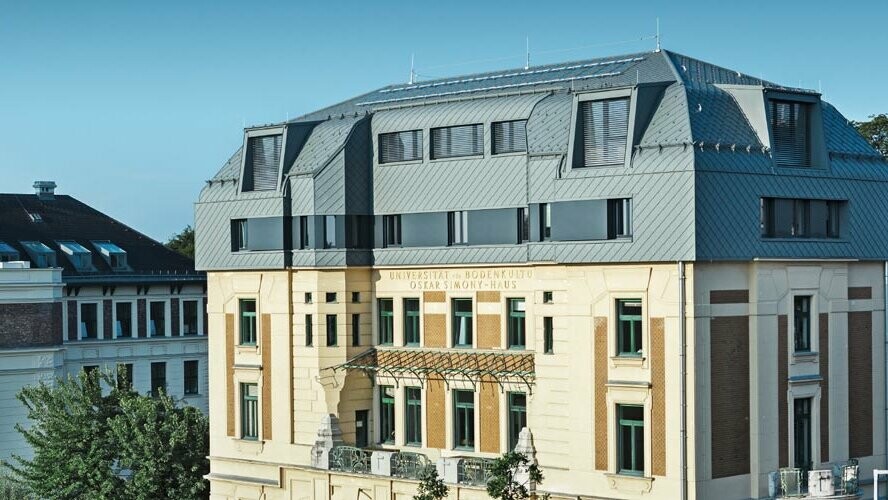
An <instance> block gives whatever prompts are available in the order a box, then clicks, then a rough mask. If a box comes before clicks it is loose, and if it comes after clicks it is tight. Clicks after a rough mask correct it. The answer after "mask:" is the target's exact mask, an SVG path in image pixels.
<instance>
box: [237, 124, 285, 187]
mask: <svg viewBox="0 0 888 500" xmlns="http://www.w3.org/2000/svg"><path fill="white" fill-rule="evenodd" d="M282 142H283V135H282V134H275V135H264V136H261V137H250V138H249V139H247V162H246V168H245V172H244V185H243V190H244V191H271V190H274V189H277V184H278V169H279V168H280V163H281V144H282Z"/></svg>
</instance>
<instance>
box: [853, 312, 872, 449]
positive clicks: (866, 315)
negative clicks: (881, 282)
mask: <svg viewBox="0 0 888 500" xmlns="http://www.w3.org/2000/svg"><path fill="white" fill-rule="evenodd" d="M872 335H873V313H872V312H870V311H855V312H849V313H848V372H849V373H848V455H849V456H850V457H852V458H860V457H868V456H870V455H872V454H873V337H872Z"/></svg>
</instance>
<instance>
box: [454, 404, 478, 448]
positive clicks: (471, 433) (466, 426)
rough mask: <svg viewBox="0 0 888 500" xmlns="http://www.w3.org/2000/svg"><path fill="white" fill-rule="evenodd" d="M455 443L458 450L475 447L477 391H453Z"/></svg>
mask: <svg viewBox="0 0 888 500" xmlns="http://www.w3.org/2000/svg"><path fill="white" fill-rule="evenodd" d="M453 411H454V417H453V423H454V429H453V444H454V448H456V449H458V450H474V449H475V393H474V392H472V391H460V390H454V391H453Z"/></svg>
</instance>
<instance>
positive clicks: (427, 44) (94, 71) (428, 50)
mask: <svg viewBox="0 0 888 500" xmlns="http://www.w3.org/2000/svg"><path fill="white" fill-rule="evenodd" d="M716 5H718V3H717V2H712V1H678V0H673V1H671V2H660V3H656V2H641V1H637V2H612V1H609V2H598V1H569V0H562V1H561V2H543V1H537V2H523V1H517V0H512V1H508V2H505V1H503V2H483V3H482V2H480V1H478V0H475V1H450V2H441V1H436V2H422V1H417V0H412V1H409V2H407V1H405V2H394V1H366V0H365V1H359V2H358V1H355V2H352V1H332V2H331V1H328V2H317V3H315V2H294V1H289V2H276V1H270V0H266V1H263V2H244V1H239V2H229V1H224V0H219V1H213V2H209V1H203V2H202V1H189V2H182V1H177V2H164V1H159V0H155V1H150V2H125V1H84V2H69V1H51V0H46V1H43V2H13V1H11V0H0V12H2V14H0V192H30V191H31V184H32V182H33V181H34V180H35V179H52V180H55V181H56V182H57V183H58V184H59V192H61V193H64V194H71V195H73V196H76V197H77V198H79V199H80V200H82V201H84V202H86V203H88V204H90V205H92V206H94V207H95V208H97V209H99V210H101V211H104V212H106V213H108V214H110V215H112V216H114V217H116V218H118V219H119V220H121V221H123V222H125V223H127V224H129V225H131V226H133V227H134V228H136V229H138V230H140V231H142V232H144V233H146V234H148V235H150V236H152V237H154V238H157V239H160V240H165V239H166V238H167V237H168V236H169V235H171V234H172V233H174V232H175V231H178V230H179V229H181V228H182V227H184V226H185V225H187V224H190V223H191V221H192V219H193V211H192V208H193V207H192V204H193V202H194V200H195V199H196V197H197V195H198V193H199V191H200V189H201V187H202V186H203V182H204V181H205V180H206V179H208V178H210V177H211V176H212V175H213V174H214V173H215V172H216V171H217V170H218V168H219V167H220V166H221V164H222V163H223V162H224V161H225V160H226V159H227V158H228V157H229V156H230V155H231V153H232V152H233V151H234V150H236V149H237V147H238V146H239V145H240V143H241V141H242V133H241V129H242V126H243V124H244V123H246V124H247V125H250V124H259V123H267V122H274V121H281V120H284V119H285V118H286V117H287V116H289V117H295V116H298V115H300V114H303V113H306V112H309V111H312V110H315V109H317V108H320V107H323V106H325V105H328V104H332V103H335V102H337V101H341V100H344V99H346V98H349V97H352V96H354V95H357V94H359V93H363V92H365V91H368V90H371V89H373V88H375V87H379V86H382V85H386V84H389V83H396V82H403V81H405V80H406V79H407V77H408V74H409V65H410V55H411V53H413V54H415V55H416V56H415V57H416V70H417V72H418V73H419V74H421V75H429V76H435V77H437V76H449V75H454V74H460V73H468V72H475V71H484V70H493V69H501V68H508V67H515V66H520V65H522V64H523V57H524V46H525V37H529V38H530V47H531V61H532V63H548V62H555V61H561V60H572V59H582V58H588V57H596V56H603V55H610V54H618V53H626V52H634V51H639V50H648V49H652V48H653V42H652V41H650V40H646V41H641V42H639V41H636V42H632V43H622V44H611V43H612V42H620V41H625V40H637V39H639V38H641V37H643V36H646V35H651V34H653V33H654V31H655V18H656V17H658V16H659V18H660V25H661V30H662V41H663V47H664V48H666V49H670V50H674V51H676V52H681V53H684V54H687V55H690V56H693V57H697V58H700V59H703V60H707V61H711V62H714V63H717V64H720V65H722V66H726V67H729V68H732V69H736V70H739V71H743V72H746V73H749V74H753V75H761V76H763V77H764V78H765V79H768V80H772V81H776V82H780V83H784V84H787V85H799V84H800V83H801V85H802V86H804V87H807V88H814V89H816V88H818V86H822V89H823V93H824V97H825V98H826V99H827V100H829V101H830V102H832V103H833V104H835V105H836V106H837V107H838V108H839V110H841V111H842V112H843V113H845V115H846V116H848V117H849V118H851V119H864V118H866V117H867V116H868V115H871V114H874V113H885V112H888V92H886V82H888V65H886V64H885V54H884V50H885V47H888V30H886V29H885V26H886V25H888V2H886V1H885V0H865V1H857V2H854V1H851V2H833V1H830V2H827V1H823V0H820V1H812V0H808V1H770V2H759V1H747V2H743V3H742V4H739V3H738V4H735V5H731V6H726V7H722V6H716ZM608 44H610V45H608ZM576 47H585V48H583V49H576V50H560V49H573V48H576ZM534 52H536V54H534ZM479 60H480V61H484V62H475V63H472V61H479ZM0 224H2V214H0Z"/></svg>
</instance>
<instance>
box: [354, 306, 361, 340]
mask: <svg viewBox="0 0 888 500" xmlns="http://www.w3.org/2000/svg"><path fill="white" fill-rule="evenodd" d="M352 345H353V346H359V345H361V315H360V314H352Z"/></svg>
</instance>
